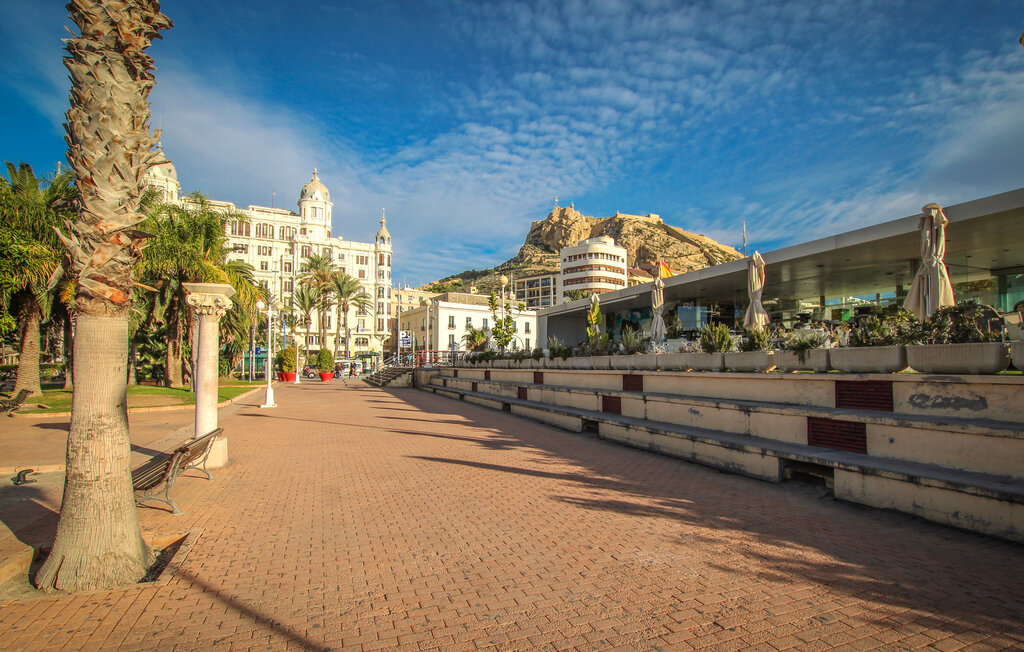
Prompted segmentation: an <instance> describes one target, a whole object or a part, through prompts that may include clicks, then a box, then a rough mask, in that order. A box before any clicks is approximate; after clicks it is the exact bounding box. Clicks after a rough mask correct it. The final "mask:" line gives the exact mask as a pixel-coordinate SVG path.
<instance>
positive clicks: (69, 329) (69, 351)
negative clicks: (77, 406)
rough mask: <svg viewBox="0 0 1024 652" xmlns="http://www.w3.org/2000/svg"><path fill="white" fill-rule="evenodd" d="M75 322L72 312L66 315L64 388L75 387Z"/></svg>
mask: <svg viewBox="0 0 1024 652" xmlns="http://www.w3.org/2000/svg"><path fill="white" fill-rule="evenodd" d="M74 341H75V322H74V320H73V319H72V317H71V314H70V313H68V314H65V315H64V346H63V349H64V389H74V386H75V374H74V369H73V368H72V367H73V366H74V364H75V353H74Z"/></svg>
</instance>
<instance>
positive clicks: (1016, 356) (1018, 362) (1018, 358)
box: [1010, 342, 1024, 371]
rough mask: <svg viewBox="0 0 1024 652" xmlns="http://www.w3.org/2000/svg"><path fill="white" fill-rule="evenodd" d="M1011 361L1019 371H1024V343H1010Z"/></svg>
mask: <svg viewBox="0 0 1024 652" xmlns="http://www.w3.org/2000/svg"><path fill="white" fill-rule="evenodd" d="M1010 360H1012V361H1013V366H1014V367H1016V368H1017V369H1018V370H1019V371H1024V342H1010Z"/></svg>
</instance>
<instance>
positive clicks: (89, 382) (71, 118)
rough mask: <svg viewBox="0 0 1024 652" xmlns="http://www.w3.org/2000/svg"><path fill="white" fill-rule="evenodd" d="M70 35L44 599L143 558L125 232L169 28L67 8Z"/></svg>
mask: <svg viewBox="0 0 1024 652" xmlns="http://www.w3.org/2000/svg"><path fill="white" fill-rule="evenodd" d="M67 7H68V11H69V12H70V15H71V19H72V21H74V23H75V25H76V26H77V27H78V30H79V35H77V36H74V37H73V38H69V39H66V40H65V48H66V50H67V56H66V57H65V58H64V65H65V66H66V67H67V68H68V71H69V72H70V73H71V82H72V88H71V108H69V109H68V111H67V114H66V116H67V123H66V131H67V135H66V141H67V143H68V154H67V158H68V162H69V163H70V164H71V167H72V169H73V170H74V171H75V176H76V177H77V181H76V185H77V187H78V192H79V210H78V218H77V220H76V221H75V223H74V224H73V225H72V228H71V233H70V234H68V235H63V234H60V233H58V234H57V235H58V237H59V238H60V239H61V241H62V242H63V243H64V246H65V248H66V249H67V250H68V253H69V254H70V260H71V264H72V270H71V272H72V273H73V275H74V276H75V277H76V278H77V285H76V291H75V294H76V296H75V305H76V307H77V310H78V311H79V312H78V319H77V324H76V326H77V333H76V337H75V338H74V344H73V347H74V366H75V367H76V371H77V373H75V392H74V397H73V399H72V403H71V430H70V432H69V433H68V448H67V458H66V470H65V474H64V496H63V500H62V501H61V507H60V519H59V520H58V523H57V536H56V538H55V540H54V543H53V549H52V550H51V552H50V554H49V556H48V557H47V559H46V562H45V563H44V564H43V567H42V568H41V569H40V570H39V573H38V575H37V576H36V585H37V586H39V587H40V588H42V589H46V590H51V589H56V590H62V591H77V590H89V589H105V588H110V587H113V586H117V585H122V584H127V583H130V582H137V581H138V580H140V579H141V578H142V577H143V575H144V573H145V569H146V567H147V566H148V565H149V563H150V561H151V559H152V552H151V551H150V550H149V548H148V547H147V546H146V543H145V541H143V539H142V535H141V533H140V531H139V517H138V512H137V511H136V507H135V498H134V495H133V491H132V477H131V465H130V453H131V442H130V439H129V435H128V410H127V406H126V394H127V386H126V385H127V373H126V369H125V364H126V362H127V360H128V314H129V312H130V310H131V307H132V288H133V286H134V281H133V279H132V270H133V269H134V267H135V264H136V263H137V262H138V260H139V257H140V255H141V250H142V247H143V245H144V234H143V233H141V232H140V231H138V230H136V229H135V228H134V227H135V226H137V225H138V224H139V222H141V221H142V220H143V219H145V216H144V215H142V214H141V213H140V212H139V203H140V200H141V198H142V194H143V190H144V188H143V182H142V179H143V174H144V173H145V171H146V170H147V169H149V168H150V167H151V166H153V165H154V164H156V163H160V162H162V156H161V155H160V154H159V153H157V152H156V151H154V147H155V146H156V144H157V141H158V139H159V133H157V134H155V135H151V134H150V133H149V101H148V98H149V93H150V90H151V89H152V87H153V81H154V79H153V60H152V59H151V58H150V57H149V56H148V55H147V54H146V53H145V50H146V48H148V47H149V45H150V43H151V42H152V40H153V38H155V37H157V36H158V34H159V31H160V30H162V29H167V28H169V27H170V26H171V22H170V20H168V19H167V17H166V16H164V15H163V14H162V13H160V4H159V2H157V1H156V0H123V1H122V2H108V1H106V0H69V2H68V4H67Z"/></svg>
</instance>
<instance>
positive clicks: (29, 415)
mask: <svg viewBox="0 0 1024 652" xmlns="http://www.w3.org/2000/svg"><path fill="white" fill-rule="evenodd" d="M275 384H276V383H275ZM264 387H265V386H264V385H260V386H259V387H254V388H252V389H250V390H249V391H248V392H245V393H244V394H239V395H238V396H236V397H234V398H229V399H226V400H223V401H221V402H220V403H218V404H217V407H218V408H222V407H226V406H228V405H231V404H232V403H237V402H238V400H239V399H242V398H245V397H246V396H249V395H250V394H252V393H254V392H257V391H262V390H263V389H264ZM195 408H196V404H195V403H186V404H182V405H149V406H145V407H133V408H128V414H137V413H140V412H173V411H175V410H186V409H188V410H194V409H195ZM11 416H12V417H13V418H15V419H40V418H43V419H45V418H46V417H69V416H71V413H70V412H15V413H14V414H12V415H11Z"/></svg>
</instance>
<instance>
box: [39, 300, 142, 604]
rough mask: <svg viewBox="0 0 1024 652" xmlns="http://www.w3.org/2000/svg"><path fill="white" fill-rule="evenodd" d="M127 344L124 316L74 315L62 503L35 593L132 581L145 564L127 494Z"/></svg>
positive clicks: (129, 480)
mask: <svg viewBox="0 0 1024 652" xmlns="http://www.w3.org/2000/svg"><path fill="white" fill-rule="evenodd" d="M127 342H128V319H127V315H125V316H123V317H120V318H119V317H113V316H99V315H88V314H84V313H83V314H80V315H79V316H78V336H77V337H76V338H75V343H74V347H75V352H74V361H75V362H74V364H75V366H76V367H77V370H76V373H75V377H76V379H77V382H76V387H75V394H74V398H73V399H72V406H71V431H70V433H69V435H68V451H67V471H66V475H65V479H64V498H63V500H62V501H61V506H60V521H59V523H58V526H57V538H56V539H55V541H54V545H53V551H52V552H51V553H50V556H49V557H48V558H47V560H46V564H45V565H44V566H43V568H42V569H41V570H40V571H39V575H38V576H37V577H36V585H37V586H39V587H40V588H47V587H54V588H57V589H60V590H63V591H78V590H82V589H86V588H94V587H97V586H118V585H122V584H128V583H131V582H137V581H138V580H139V579H140V578H141V577H142V576H143V575H144V574H145V572H146V567H147V566H148V565H149V563H150V562H151V561H152V553H151V551H150V550H149V549H148V547H147V546H146V543H145V542H144V541H143V540H142V535H141V534H140V533H139V519H138V513H137V510H136V507H135V500H134V498H133V494H132V474H131V467H130V465H129V454H128V452H129V450H130V449H131V442H130V440H129V437H128V410H127V407H126V404H125V400H126V398H125V396H126V393H127V387H126V378H127V373H126V369H125V362H126V360H127V356H126V355H125V353H126V351H125V349H126V348H127Z"/></svg>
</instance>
